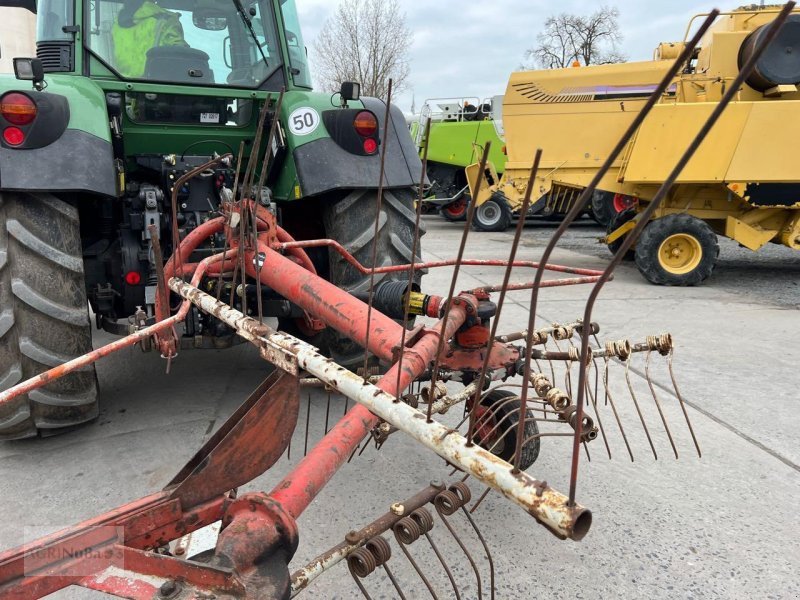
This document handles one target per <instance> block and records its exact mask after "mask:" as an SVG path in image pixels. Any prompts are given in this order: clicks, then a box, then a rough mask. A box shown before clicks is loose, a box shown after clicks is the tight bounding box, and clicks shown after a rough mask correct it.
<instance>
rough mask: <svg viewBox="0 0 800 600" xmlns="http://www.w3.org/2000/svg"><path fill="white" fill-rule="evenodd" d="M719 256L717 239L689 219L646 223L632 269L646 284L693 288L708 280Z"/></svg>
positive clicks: (679, 217) (702, 224)
mask: <svg viewBox="0 0 800 600" xmlns="http://www.w3.org/2000/svg"><path fill="white" fill-rule="evenodd" d="M718 256H719V242H718V240H717V235H716V234H715V233H714V231H713V230H712V229H711V227H709V226H708V223H706V222H705V221H702V220H700V219H698V218H696V217H692V216H691V215H683V214H678V215H667V216H666V217H662V218H660V219H656V220H655V221H652V222H650V223H649V224H648V225H647V227H645V229H644V231H643V232H642V237H641V238H640V239H639V242H638V243H637V245H636V266H637V267H638V268H639V272H640V273H641V274H642V275H644V277H645V279H647V280H648V281H649V282H650V283H654V284H656V285H670V286H693V285H698V284H700V283H702V282H703V281H705V280H706V279H708V277H709V276H710V275H711V273H712V272H713V271H714V266H715V265H716V262H717V257H718Z"/></svg>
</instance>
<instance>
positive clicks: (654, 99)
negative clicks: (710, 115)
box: [531, 10, 719, 322]
mask: <svg viewBox="0 0 800 600" xmlns="http://www.w3.org/2000/svg"><path fill="white" fill-rule="evenodd" d="M718 16H719V11H718V10H712V11H711V12H710V13H709V15H708V17H707V18H706V20H705V21H704V22H703V24H702V25H701V26H700V28H699V29H698V30H697V32H696V33H695V35H694V37H692V39H691V40H689V42H688V43H687V44H686V46H685V48H684V49H683V52H681V54H680V56H679V57H678V58H677V59H676V60H675V62H674V63H673V64H672V66H671V67H670V69H669V70H668V71H667V73H666V74H665V75H664V78H663V79H662V80H661V82H660V83H659V84H658V86H657V87H656V89H655V91H654V92H653V93H652V94H651V96H650V97H649V98H648V99H647V102H646V103H645V105H644V106H643V107H642V110H641V111H640V112H639V114H638V115H636V117H635V118H634V119H633V121H631V124H630V125H629V126H628V128H627V129H626V130H625V133H624V134H623V135H622V137H621V138H620V140H619V141H618V142H617V144H616V146H614V148H613V150H612V151H611V152H610V153H609V155H608V157H607V158H606V160H605V161H604V162H603V165H602V166H601V167H600V169H599V170H598V171H597V173H596V174H595V176H594V177H593V178H592V181H591V182H590V183H589V186H588V187H587V188H586V189H585V190H584V191H583V193H582V194H581V196H580V198H578V200H577V201H576V202H575V204H574V205H573V207H572V208H571V209H570V211H569V213H567V216H566V217H565V218H564V220H563V221H561V224H560V225H559V227H558V229H556V232H555V233H554V234H553V237H552V238H550V241H549V242H548V244H547V246H546V247H545V249H544V252H543V253H542V258H541V263H540V266H539V268H538V269H537V270H536V277H535V278H534V287H533V289H534V294H533V305H532V306H531V310H532V311H533V312H534V313H535V310H536V307H537V306H536V305H537V302H538V288H539V286H540V285H541V283H542V279H543V277H544V271H545V266H546V265H547V263H548V262H549V261H550V257H551V255H552V254H553V250H554V249H555V247H556V244H558V242H559V240H560V239H561V237H562V236H563V235H564V232H565V231H566V230H567V229H568V228H569V226H570V225H572V223H573V222H574V221H575V219H577V218H578V216H579V215H580V214H581V213H582V212H583V211H584V209H585V208H586V207H587V206H588V205H589V201H590V200H591V199H592V195H593V194H594V190H595V189H597V186H598V185H599V184H600V181H601V180H602V179H603V177H605V175H606V173H607V172H608V171H609V170H610V169H611V167H612V166H613V164H614V162H615V161H616V160H617V158H618V157H619V156H620V155H621V154H622V152H623V151H624V150H625V148H627V147H628V143H629V142H630V140H631V139H632V138H633V136H634V135H635V134H636V132H637V131H638V130H639V127H641V125H642V123H643V122H644V120H645V118H646V117H647V115H649V114H650V111H651V110H652V109H653V107H654V106H655V105H656V104H657V103H658V101H659V100H660V99H661V97H662V96H663V95H664V93H665V92H666V91H667V88H668V87H669V85H670V84H671V83H672V81H673V79H674V78H675V76H676V75H677V74H678V71H680V69H681V68H683V66H684V65H685V64H686V63H687V62H689V60H690V59H691V57H692V55H693V53H694V49H695V48H696V47H697V44H698V43H700V39H701V38H702V37H703V35H705V33H706V31H708V29H709V28H710V27H711V24H712V23H713V22H714V21H715V20H716V18H717V17H718ZM584 322H587V321H586V320H585V319H584Z"/></svg>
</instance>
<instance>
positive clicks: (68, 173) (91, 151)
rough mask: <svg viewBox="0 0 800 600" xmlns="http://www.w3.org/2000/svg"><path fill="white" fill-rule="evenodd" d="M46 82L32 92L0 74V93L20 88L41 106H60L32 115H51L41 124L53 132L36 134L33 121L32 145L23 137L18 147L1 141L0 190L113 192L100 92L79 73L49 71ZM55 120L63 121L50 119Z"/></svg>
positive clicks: (108, 136)
mask: <svg viewBox="0 0 800 600" xmlns="http://www.w3.org/2000/svg"><path fill="white" fill-rule="evenodd" d="M46 81H47V84H48V85H47V88H46V90H45V91H44V92H36V91H33V90H31V89H30V88H27V85H26V82H23V81H18V80H16V79H15V78H14V77H13V76H11V77H2V78H0V96H1V95H3V94H5V93H7V92H11V91H15V92H21V93H23V94H27V95H28V96H29V97H31V98H32V99H33V100H34V101H35V102H37V104H39V103H40V102H41V105H42V106H45V105H47V106H49V107H59V106H64V107H65V110H61V111H60V112H59V111H50V112H48V113H45V112H44V111H43V112H42V113H41V114H40V115H38V116H37V121H39V119H43V120H44V119H48V120H50V119H52V120H54V122H53V123H49V121H48V122H47V123H46V124H47V125H48V127H47V129H48V130H49V132H50V133H52V132H53V131H55V132H56V133H55V134H53V135H47V136H44V137H41V136H40V135H39V134H38V133H37V132H38V131H39V130H40V129H41V127H39V128H37V121H34V123H33V124H32V125H31V128H30V136H31V140H30V141H31V142H32V143H31V144H28V143H27V142H26V143H25V144H23V145H22V146H20V147H11V146H9V145H7V144H6V143H5V142H3V143H2V144H0V190H4V191H21V192H91V193H95V194H102V195H106V196H116V195H117V177H116V169H115V166H114V153H113V148H112V144H111V131H110V128H109V125H108V112H107V109H106V99H105V94H104V93H103V91H102V90H101V89H100V87H99V86H98V85H97V84H96V83H94V82H93V81H91V80H89V79H87V78H84V77H75V76H74V75H69V76H66V75H61V76H59V75H56V74H49V75H48V76H47V80H46ZM37 98H38V99H39V100H38V101H37ZM54 113H58V114H54ZM59 119H63V120H67V123H66V124H65V123H63V122H61V123H57V122H55V121H58V120H59ZM0 121H2V117H0ZM0 126H5V123H2V124H0ZM53 138H55V139H53Z"/></svg>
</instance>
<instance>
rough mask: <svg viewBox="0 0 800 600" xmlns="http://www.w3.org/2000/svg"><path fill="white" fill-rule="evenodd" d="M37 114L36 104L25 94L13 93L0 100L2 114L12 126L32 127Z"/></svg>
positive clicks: (0, 112)
mask: <svg viewBox="0 0 800 600" xmlns="http://www.w3.org/2000/svg"><path fill="white" fill-rule="evenodd" d="M37 112H38V109H37V108H36V104H35V103H34V101H33V100H31V99H30V98H29V97H28V96H26V95H25V94H20V93H19V92H11V93H10V94H6V95H5V96H3V97H2V98H1V99H0V114H2V115H3V118H5V120H6V121H8V122H9V123H11V124H12V125H30V124H31V123H33V120H34V119H35V118H36V113H37Z"/></svg>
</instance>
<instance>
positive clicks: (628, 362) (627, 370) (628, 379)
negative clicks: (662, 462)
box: [625, 356, 658, 460]
mask: <svg viewBox="0 0 800 600" xmlns="http://www.w3.org/2000/svg"><path fill="white" fill-rule="evenodd" d="M625 381H626V382H627V384H628V391H629V392H630V394H631V400H633V405H634V406H635V407H636V412H637V414H638V415H639V420H640V421H641V422H642V427H643V428H644V433H645V435H646V436H647V441H648V443H649V444H650V449H651V450H652V452H653V458H654V459H656V460H658V453H657V452H656V447H655V445H654V444H653V438H651V437H650V429H648V427H647V423H646V422H645V420H644V414H642V409H641V407H640V406H639V401H638V400H637V398H636V392H635V391H634V389H633V382H632V381H631V358H630V356H629V357H628V358H627V360H626V361H625Z"/></svg>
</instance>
